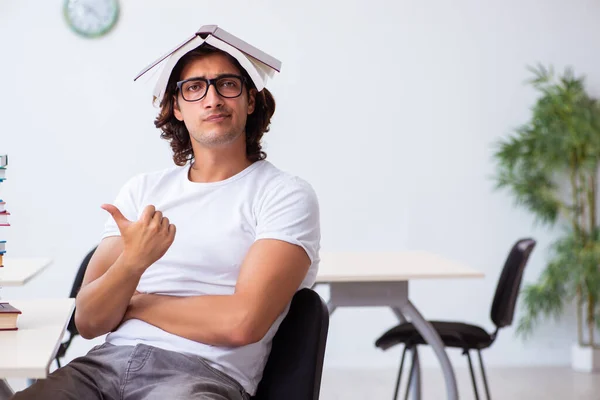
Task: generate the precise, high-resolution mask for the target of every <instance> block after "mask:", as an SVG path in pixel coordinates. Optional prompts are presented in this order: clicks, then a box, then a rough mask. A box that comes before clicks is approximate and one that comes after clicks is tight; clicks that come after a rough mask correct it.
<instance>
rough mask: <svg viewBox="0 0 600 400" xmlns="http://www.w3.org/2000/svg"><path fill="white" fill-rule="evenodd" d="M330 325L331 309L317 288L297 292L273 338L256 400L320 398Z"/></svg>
mask: <svg viewBox="0 0 600 400" xmlns="http://www.w3.org/2000/svg"><path fill="white" fill-rule="evenodd" d="M328 329H329V311H328V310H327V305H326V304H325V302H324V301H323V299H321V297H320V296H319V294H317V292H315V291H313V290H312V289H302V290H299V291H298V292H296V294H295V295H294V298H293V299H292V303H291V305H290V310H289V312H288V314H287V315H286V317H285V319H284V320H283V322H282V323H281V326H280V327H279V330H278V331H277V333H276V334H275V337H274V338H273V345H272V348H271V353H270V355H269V358H268V360H267V364H266V366H265V370H264V372H263V377H262V379H261V381H260V383H259V384H258V388H257V392H256V396H254V397H253V399H254V400H282V399H285V400H317V399H318V398H319V392H320V390H321V374H322V371H323V358H324V356H325V344H326V342H327V332H328Z"/></svg>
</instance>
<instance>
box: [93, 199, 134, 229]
mask: <svg viewBox="0 0 600 400" xmlns="http://www.w3.org/2000/svg"><path fill="white" fill-rule="evenodd" d="M100 207H101V208H102V209H103V210H106V211H108V213H109V214H110V215H112V217H113V219H114V220H115V222H116V223H117V226H118V227H119V230H121V229H123V228H126V227H127V226H129V224H131V221H130V220H128V219H127V218H125V216H124V215H123V214H122V213H121V211H120V210H119V209H118V208H117V207H115V206H113V205H112V204H102V206H100Z"/></svg>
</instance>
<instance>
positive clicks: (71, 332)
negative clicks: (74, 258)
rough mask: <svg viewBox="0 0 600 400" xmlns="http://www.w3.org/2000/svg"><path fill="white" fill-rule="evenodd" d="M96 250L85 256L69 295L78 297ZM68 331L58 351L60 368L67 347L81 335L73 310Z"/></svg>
mask: <svg viewBox="0 0 600 400" xmlns="http://www.w3.org/2000/svg"><path fill="white" fill-rule="evenodd" d="M95 251H96V247H94V248H93V249H92V250H90V252H89V253H88V254H87V255H86V256H85V258H84V259H83V261H82V262H81V265H80V266H79V270H78V271H77V275H76V276H75V280H74V281H73V286H72V287H71V294H70V295H69V297H70V298H72V299H74V298H75V297H77V293H79V289H81V284H82V283H83V276H84V275H85V270H86V269H87V266H88V264H89V262H90V259H91V258H92V255H94V252H95ZM67 332H68V333H69V337H68V338H67V340H66V341H64V342H62V343H61V344H60V346H59V347H58V351H57V352H56V357H55V360H56V365H58V368H60V367H61V365H60V359H61V358H62V357H64V356H65V354H66V353H67V349H68V348H69V346H70V345H71V341H72V340H73V338H74V337H75V336H77V335H79V332H78V331H77V327H76V326H75V312H73V314H72V315H71V319H70V320H69V324H68V325H67Z"/></svg>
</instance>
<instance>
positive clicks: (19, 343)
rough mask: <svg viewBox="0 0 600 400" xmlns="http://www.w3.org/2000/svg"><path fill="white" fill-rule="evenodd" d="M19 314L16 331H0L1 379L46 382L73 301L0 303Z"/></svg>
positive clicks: (10, 301) (71, 312) (48, 300)
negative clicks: (17, 311) (25, 379)
mask: <svg viewBox="0 0 600 400" xmlns="http://www.w3.org/2000/svg"><path fill="white" fill-rule="evenodd" d="M5 301H8V302H9V303H10V304H11V305H12V306H14V307H16V308H18V309H19V310H21V312H22V314H21V315H19V317H18V319H17V326H18V327H19V329H18V330H16V331H0V355H1V356H0V378H37V379H40V378H45V377H46V376H47V375H48V368H49V366H50V363H51V362H52V360H54V357H55V356H56V352H57V350H58V346H59V345H60V343H61V341H62V338H63V335H64V332H65V329H66V327H67V324H68V323H69V320H70V319H71V315H72V314H73V310H74V309H75V299H69V298H67V299H38V300H24V299H23V300H3V302H5Z"/></svg>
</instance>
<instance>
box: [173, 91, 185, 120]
mask: <svg viewBox="0 0 600 400" xmlns="http://www.w3.org/2000/svg"><path fill="white" fill-rule="evenodd" d="M173 115H175V118H177V119H178V120H179V121H183V115H182V114H181V110H180V109H179V100H178V99H177V96H173Z"/></svg>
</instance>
